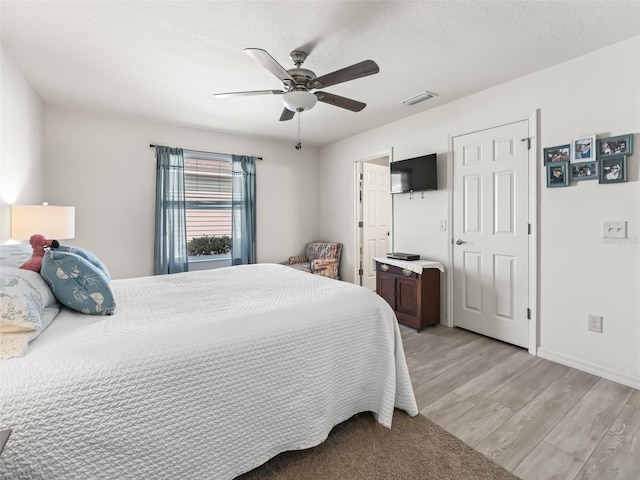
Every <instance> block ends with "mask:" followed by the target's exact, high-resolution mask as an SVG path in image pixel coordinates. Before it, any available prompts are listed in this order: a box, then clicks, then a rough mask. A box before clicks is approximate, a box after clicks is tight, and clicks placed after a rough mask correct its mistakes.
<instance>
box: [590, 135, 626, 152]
mask: <svg viewBox="0 0 640 480" xmlns="http://www.w3.org/2000/svg"><path fill="white" fill-rule="evenodd" d="M632 153H633V135H620V136H618V137H609V138H603V139H601V140H598V156H599V157H602V158H604V157H606V156H609V155H631V154H632Z"/></svg>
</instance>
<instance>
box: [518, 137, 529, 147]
mask: <svg viewBox="0 0 640 480" xmlns="http://www.w3.org/2000/svg"><path fill="white" fill-rule="evenodd" d="M520 141H521V142H527V150H531V138H530V137H527V138H521V139H520Z"/></svg>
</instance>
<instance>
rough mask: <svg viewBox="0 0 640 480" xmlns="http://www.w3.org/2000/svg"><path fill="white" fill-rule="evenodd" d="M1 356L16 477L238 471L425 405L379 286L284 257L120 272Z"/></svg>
mask: <svg viewBox="0 0 640 480" xmlns="http://www.w3.org/2000/svg"><path fill="white" fill-rule="evenodd" d="M112 288H113V292H114V295H115V297H116V299H117V308H116V311H115V314H114V315H112V316H90V315H82V314H81V313H78V312H74V311H71V310H68V309H65V308H62V309H60V313H58V314H57V316H56V317H55V319H54V320H53V322H51V325H50V326H49V327H48V328H47V329H46V330H45V331H44V332H42V333H41V334H40V336H39V337H38V338H37V339H35V340H34V341H32V342H31V343H30V344H29V347H28V349H27V352H26V354H25V355H23V356H22V357H19V358H13V359H10V360H2V361H0V382H1V388H0V430H2V429H5V428H11V429H12V433H11V437H10V438H9V441H8V443H7V445H6V447H5V450H4V452H3V453H2V455H1V456H0V477H2V478H6V479H30V480H34V479H54V478H56V479H63V478H64V479H66V480H70V479H103V478H104V479H114V478H118V479H143V478H148V479H151V478H153V479H163V478H167V479H168V478H171V479H173V478H188V479H190V480H192V479H232V478H235V477H236V476H238V475H240V474H242V473H245V472H247V471H249V470H251V469H253V468H255V467H257V466H259V465H261V464H262V463H264V462H265V461H267V460H269V459H270V458H272V457H274V456H275V455H277V454H278V453H281V452H283V451H287V450H297V449H303V448H309V447H312V446H315V445H317V444H319V443H321V442H322V441H323V440H324V439H326V437H327V435H328V434H329V432H330V430H331V429H332V428H333V427H334V426H335V425H337V424H338V423H340V422H342V421H344V420H347V419H348V418H350V417H351V416H353V415H354V414H356V413H359V412H364V411H371V412H373V414H374V415H375V417H376V419H377V421H378V422H379V423H380V424H382V425H384V426H386V427H391V420H392V415H393V410H394V408H399V409H402V410H404V411H406V412H407V413H409V414H410V415H412V416H413V415H416V414H417V413H418V410H417V407H416V402H415V398H414V394H413V390H412V386H411V381H410V378H409V374H408V370H407V365H406V361H405V358H404V351H403V347H402V343H401V339H400V334H399V329H398V325H397V322H396V319H395V316H394V314H393V312H392V310H391V308H390V307H389V306H388V305H387V303H386V302H385V301H384V300H383V299H382V298H380V297H378V296H377V295H376V294H375V293H373V292H371V291H369V290H367V289H365V288H362V287H359V286H355V285H352V284H348V283H345V282H340V281H336V280H332V279H328V278H324V277H320V276H317V275H310V274H308V273H304V272H300V271H296V270H294V269H291V268H288V267H286V266H283V265H275V264H258V265H246V266H234V267H228V268H222V269H218V270H213V271H199V272H190V273H181V274H175V275H168V276H157V277H142V278H133V279H123V280H114V281H113V282H112Z"/></svg>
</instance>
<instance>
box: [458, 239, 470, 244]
mask: <svg viewBox="0 0 640 480" xmlns="http://www.w3.org/2000/svg"><path fill="white" fill-rule="evenodd" d="M463 243H467V242H464V241H462V240H460V239H457V240H456V245H462V244H463Z"/></svg>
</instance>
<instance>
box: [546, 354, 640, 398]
mask: <svg viewBox="0 0 640 480" xmlns="http://www.w3.org/2000/svg"><path fill="white" fill-rule="evenodd" d="M537 353H538V356H539V357H541V358H544V359H546V360H551V361H552V362H556V363H560V364H561V365H565V366H567V367H572V368H576V369H578V370H581V371H583V372H587V373H591V374H593V375H598V376H599V377H602V378H606V379H607V380H611V381H612V382H618V383H621V384H622V385H627V386H628V387H631V388H635V389H637V390H640V378H635V377H631V376H629V375H624V374H620V373H619V372H614V371H613V370H609V369H608V368H604V367H602V366H601V365H596V364H594V363H590V362H585V361H584V360H579V359H577V358H573V357H570V356H568V355H564V354H562V353H557V352H553V351H551V350H547V349H546V348H541V347H538V352H537Z"/></svg>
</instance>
